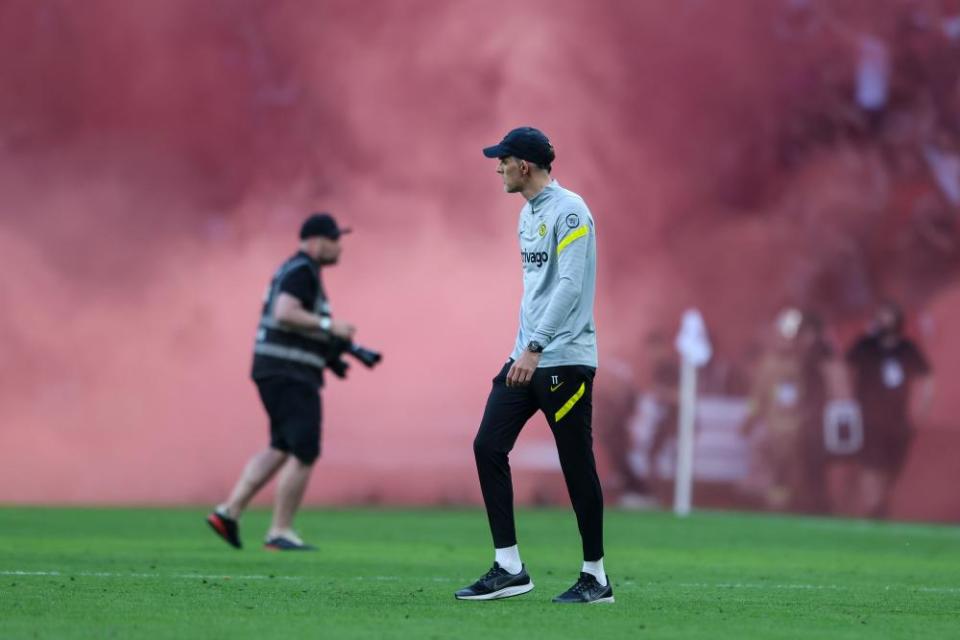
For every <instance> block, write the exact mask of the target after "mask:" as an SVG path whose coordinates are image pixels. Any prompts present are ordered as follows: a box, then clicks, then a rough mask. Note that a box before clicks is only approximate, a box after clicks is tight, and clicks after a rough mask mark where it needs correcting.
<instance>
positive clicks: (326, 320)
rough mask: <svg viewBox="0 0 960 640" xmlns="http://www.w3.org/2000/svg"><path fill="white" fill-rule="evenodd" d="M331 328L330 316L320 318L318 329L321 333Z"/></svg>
mask: <svg viewBox="0 0 960 640" xmlns="http://www.w3.org/2000/svg"><path fill="white" fill-rule="evenodd" d="M332 326H333V320H331V319H330V316H320V329H321V330H322V331H330V327H332Z"/></svg>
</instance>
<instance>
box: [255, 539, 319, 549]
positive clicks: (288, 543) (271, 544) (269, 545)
mask: <svg viewBox="0 0 960 640" xmlns="http://www.w3.org/2000/svg"><path fill="white" fill-rule="evenodd" d="M263 548H264V549H267V550H268V551H316V550H317V548H316V547H315V546H313V545H312V544H306V543H304V542H296V541H294V540H291V539H290V538H284V537H283V536H277V537H275V538H270V539H269V540H267V541H266V542H264V543H263Z"/></svg>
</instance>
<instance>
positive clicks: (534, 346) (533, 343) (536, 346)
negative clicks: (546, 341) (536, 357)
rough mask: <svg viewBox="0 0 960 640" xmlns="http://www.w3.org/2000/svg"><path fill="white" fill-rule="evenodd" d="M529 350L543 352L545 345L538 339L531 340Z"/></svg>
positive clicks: (528, 345)
mask: <svg viewBox="0 0 960 640" xmlns="http://www.w3.org/2000/svg"><path fill="white" fill-rule="evenodd" d="M527 351H529V352H530V353H543V345H542V344H540V343H539V342H537V341H536V340H531V341H530V342H529V343H528V344H527Z"/></svg>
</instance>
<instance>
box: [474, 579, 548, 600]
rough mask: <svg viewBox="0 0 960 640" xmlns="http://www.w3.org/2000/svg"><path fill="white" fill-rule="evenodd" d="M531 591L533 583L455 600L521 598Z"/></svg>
mask: <svg viewBox="0 0 960 640" xmlns="http://www.w3.org/2000/svg"><path fill="white" fill-rule="evenodd" d="M530 591H533V581H532V580H531V581H530V582H529V583H527V584H521V585H517V586H515V587H506V588H504V589H500V591H494V592H493V593H486V594H484V595H482V596H455V597H456V598H457V600H502V599H503V598H512V597H513V596H522V595H523V594H525V593H528V592H530Z"/></svg>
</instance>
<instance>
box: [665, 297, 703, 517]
mask: <svg viewBox="0 0 960 640" xmlns="http://www.w3.org/2000/svg"><path fill="white" fill-rule="evenodd" d="M676 347H677V351H678V352H679V353H680V358H681V367H680V415H679V417H678V420H679V425H678V428H677V466H676V474H675V478H674V481H675V484H674V494H673V512H674V513H675V514H676V515H678V516H686V515H689V513H690V510H691V509H692V507H693V445H694V426H695V423H696V415H697V369H699V368H700V367H702V366H703V365H705V364H706V363H707V362H709V361H710V357H711V356H712V355H713V348H712V346H711V345H710V340H709V339H708V338H707V329H706V326H705V325H704V322H703V316H701V315H700V312H699V311H697V310H696V309H689V310H687V311H686V312H684V314H683V319H682V320H681V322H680V333H678V334H677V340H676Z"/></svg>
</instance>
